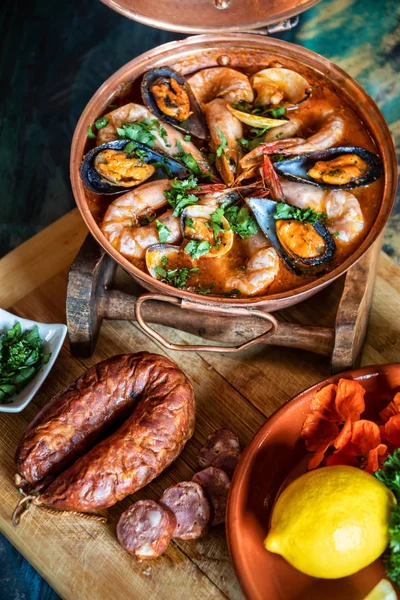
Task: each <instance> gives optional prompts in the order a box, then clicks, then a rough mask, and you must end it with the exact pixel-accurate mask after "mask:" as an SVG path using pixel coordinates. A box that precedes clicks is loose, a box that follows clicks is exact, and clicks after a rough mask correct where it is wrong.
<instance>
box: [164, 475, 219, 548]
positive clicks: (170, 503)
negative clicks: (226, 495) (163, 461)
mask: <svg viewBox="0 0 400 600" xmlns="http://www.w3.org/2000/svg"><path fill="white" fill-rule="evenodd" d="M160 504H163V505H165V506H167V507H168V508H169V509H170V510H172V512H173V513H174V515H175V517H176V528H175V531H174V533H173V537H176V538H181V539H182V540H195V539H196V538H198V537H200V536H202V535H204V534H205V533H206V531H207V526H208V523H209V521H210V503H209V502H208V500H207V498H206V495H205V493H204V491H203V488H202V487H201V486H200V485H199V484H198V483H196V482H194V481H182V482H181V483H177V484H176V485H171V486H170V487H169V488H167V489H166V490H165V492H164V493H163V495H162V496H161V498H160Z"/></svg>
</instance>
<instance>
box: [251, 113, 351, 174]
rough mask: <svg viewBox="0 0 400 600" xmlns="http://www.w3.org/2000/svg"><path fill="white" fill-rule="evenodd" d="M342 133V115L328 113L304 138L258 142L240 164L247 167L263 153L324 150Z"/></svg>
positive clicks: (340, 136)
mask: <svg viewBox="0 0 400 600" xmlns="http://www.w3.org/2000/svg"><path fill="white" fill-rule="evenodd" d="M343 134H344V121H343V119H342V117H340V116H339V115H335V114H330V116H328V118H327V120H326V122H325V124H324V125H323V126H322V127H321V129H320V130H319V131H318V132H317V133H315V134H314V135H312V136H311V137H309V138H307V139H306V140H304V139H301V138H300V139H299V138H289V139H284V140H282V141H275V142H269V143H264V144H260V146H257V148H254V150H252V151H251V152H249V153H248V154H246V156H244V157H243V158H242V159H241V161H240V166H241V167H242V169H249V168H251V167H253V166H254V165H255V164H257V163H259V162H260V161H261V160H262V156H263V155H265V154H288V155H292V154H308V153H310V152H317V151H318V150H326V149H327V148H331V147H332V146H335V144H338V143H339V142H340V140H341V138H342V136H343Z"/></svg>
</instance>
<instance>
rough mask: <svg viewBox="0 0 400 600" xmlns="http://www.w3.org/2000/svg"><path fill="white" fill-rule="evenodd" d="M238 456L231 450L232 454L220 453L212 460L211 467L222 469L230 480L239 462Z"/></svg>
mask: <svg viewBox="0 0 400 600" xmlns="http://www.w3.org/2000/svg"><path fill="white" fill-rule="evenodd" d="M239 458H240V454H239V453H238V452H235V451H233V450H232V452H221V454H218V456H217V458H216V459H215V460H213V462H212V465H211V466H212V467H216V468H217V469H222V470H223V471H225V473H226V474H227V475H228V476H229V477H230V478H231V479H232V477H233V474H234V472H235V469H236V466H237V464H238V462H239Z"/></svg>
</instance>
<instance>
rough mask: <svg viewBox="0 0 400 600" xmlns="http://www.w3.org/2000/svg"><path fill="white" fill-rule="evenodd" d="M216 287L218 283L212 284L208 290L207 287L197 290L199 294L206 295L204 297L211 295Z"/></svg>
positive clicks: (200, 287)
mask: <svg viewBox="0 0 400 600" xmlns="http://www.w3.org/2000/svg"><path fill="white" fill-rule="evenodd" d="M216 285H217V284H216V283H212V284H211V285H210V287H209V288H206V287H204V286H202V285H200V286H199V287H198V288H197V290H196V292H197V293H198V294H204V295H206V294H211V291H212V290H213V289H214V288H215V286H216Z"/></svg>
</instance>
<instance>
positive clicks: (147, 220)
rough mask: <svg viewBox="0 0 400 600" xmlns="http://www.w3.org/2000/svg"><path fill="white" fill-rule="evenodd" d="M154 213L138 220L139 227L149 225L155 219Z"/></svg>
mask: <svg viewBox="0 0 400 600" xmlns="http://www.w3.org/2000/svg"><path fill="white" fill-rule="evenodd" d="M156 216H157V215H156V213H155V212H153V213H150V214H149V215H146V216H145V217H141V218H140V219H139V223H140V224H141V225H148V224H149V223H151V222H152V221H154V219H155V218H156Z"/></svg>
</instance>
